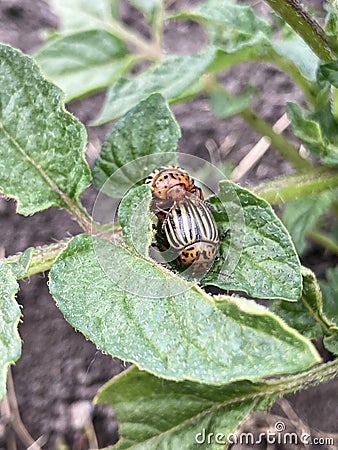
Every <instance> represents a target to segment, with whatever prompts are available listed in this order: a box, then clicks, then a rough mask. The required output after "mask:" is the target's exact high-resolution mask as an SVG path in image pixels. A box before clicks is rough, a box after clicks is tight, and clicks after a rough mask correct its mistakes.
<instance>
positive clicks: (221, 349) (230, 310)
mask: <svg viewBox="0 0 338 450" xmlns="http://www.w3.org/2000/svg"><path fill="white" fill-rule="evenodd" d="M79 268H81V270H79ZM50 291H51V294H52V295H53V297H54V299H55V300H56V303H57V305H58V307H59V308H60V310H61V312H62V313H63V315H64V316H65V318H66V320H68V322H69V323H70V324H71V325H72V326H73V327H74V328H75V329H77V330H79V331H81V332H82V333H83V334H84V335H85V336H86V337H87V338H88V339H90V340H92V341H93V342H94V343H95V344H96V345H97V346H98V347H99V348H101V349H102V350H103V351H105V352H107V353H109V354H111V355H114V356H117V357H119V358H121V359H123V360H126V361H131V362H134V363H135V364H136V365H137V366H138V367H139V368H141V369H144V370H147V371H148V372H150V373H153V374H154V375H157V376H160V377H163V378H168V379H173V380H178V381H180V380H192V381H200V382H204V383H210V384H222V383H228V382H230V381H235V380H241V379H249V380H258V379H259V378H261V377H265V376H270V375H273V374H280V373H285V372H288V373H292V372H297V371H300V370H303V369H306V368H307V367H309V366H311V365H313V364H315V363H316V362H317V361H318V360H319V356H318V354H317V352H316V350H315V349H314V347H313V346H312V344H311V343H310V342H309V341H308V340H306V339H305V338H303V337H302V336H300V335H299V334H298V333H297V332H296V331H295V330H293V329H291V328H289V327H288V326H287V325H286V324H285V323H283V322H282V321H281V320H280V319H279V318H278V317H277V316H275V315H274V314H272V313H271V312H270V311H268V310H267V309H266V308H264V307H262V306H259V305H254V304H253V303H252V302H250V301H249V300H247V301H245V300H242V301H240V300H239V299H236V298H232V297H222V298H221V299H220V302H217V304H216V303H215V302H214V301H213V298H212V297H210V296H209V295H208V294H206V293H205V292H204V291H203V290H201V289H200V288H198V287H197V286H196V285H194V284H193V283H189V282H187V281H186V280H184V279H182V278H181V277H179V276H177V275H175V274H173V273H172V272H170V271H169V270H167V269H165V268H163V267H162V266H160V265H156V264H155V262H153V261H149V260H145V259H144V258H142V257H140V256H135V255H132V254H131V253H130V252H129V251H128V250H126V249H125V248H123V247H121V246H120V245H117V244H114V243H110V242H108V241H105V240H101V239H99V238H94V237H91V236H86V235H78V236H76V237H74V238H73V239H72V240H71V241H70V242H69V244H68V246H67V248H66V249H65V250H64V251H63V252H62V253H61V254H60V255H59V257H58V258H57V259H56V261H55V263H54V264H53V266H52V269H51V271H50ZM295 353H296V354H297V358H294V355H295Z"/></svg>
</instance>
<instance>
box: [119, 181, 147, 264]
mask: <svg viewBox="0 0 338 450" xmlns="http://www.w3.org/2000/svg"><path fill="white" fill-rule="evenodd" d="M150 202H151V189H150V186H148V185H145V184H144V185H141V186H138V187H135V188H133V189H131V190H130V191H129V192H128V193H127V194H126V195H125V196H124V197H123V199H122V201H121V203H120V206H119V223H120V225H121V227H122V234H123V238H124V241H125V243H126V244H127V245H128V246H129V247H130V248H132V249H133V251H134V252H135V253H136V254H141V255H142V256H148V251H149V246H150V244H151V239H152V232H151V230H152V228H151V226H152V222H151V217H150Z"/></svg>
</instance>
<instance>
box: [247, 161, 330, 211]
mask: <svg viewBox="0 0 338 450" xmlns="http://www.w3.org/2000/svg"><path fill="white" fill-rule="evenodd" d="M337 186H338V170H337V169H327V168H319V169H313V170H311V171H308V172H307V173H304V174H297V175H289V176H287V177H282V178H277V179H276V180H272V181H268V182H264V183H260V184H256V185H253V186H249V189H250V190H251V191H252V192H254V193H255V194H257V195H259V196H260V197H262V198H264V199H265V200H267V201H268V202H269V203H271V204H276V203H283V202H285V201H287V200H293V199H295V198H299V197H304V196H306V195H309V194H314V193H318V192H322V191H325V190H329V189H333V188H335V187H337Z"/></svg>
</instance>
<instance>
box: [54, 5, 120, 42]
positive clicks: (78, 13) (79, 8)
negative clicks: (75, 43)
mask: <svg viewBox="0 0 338 450" xmlns="http://www.w3.org/2000/svg"><path fill="white" fill-rule="evenodd" d="M48 3H49V5H50V7H51V9H52V10H53V12H54V13H55V14H56V15H57V16H58V18H59V30H60V32H61V33H62V34H68V33H73V32H74V31H76V32H78V31H83V30H92V29H96V28H103V29H104V28H107V29H108V30H109V23H110V20H111V19H112V18H113V19H116V18H117V1H116V0H95V1H88V0H72V1H71V2H70V1H69V0H48Z"/></svg>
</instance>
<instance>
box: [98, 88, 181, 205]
mask: <svg viewBox="0 0 338 450" xmlns="http://www.w3.org/2000/svg"><path fill="white" fill-rule="evenodd" d="M180 136H181V131H180V129H179V127H178V125H177V122H176V120H175V118H174V116H173V115H172V113H171V111H170V109H169V107H168V105H167V103H166V101H165V100H164V98H163V97H162V96H161V95H160V94H153V95H151V96H149V97H148V98H147V99H146V100H143V101H142V102H140V103H139V104H138V105H136V106H135V107H134V108H132V109H131V110H130V111H129V112H128V113H127V114H125V116H124V117H122V118H121V119H120V120H119V121H118V122H117V123H116V124H115V126H114V127H113V128H112V130H111V132H110V133H109V134H108V135H107V137H106V139H105V141H104V143H103V145H102V148H101V152H100V155H99V156H98V158H97V159H96V161H95V163H94V165H93V168H92V173H93V181H94V185H95V186H96V187H97V188H98V189H101V190H102V192H104V193H105V194H107V195H109V196H111V197H116V198H119V197H122V196H123V195H124V194H125V193H126V192H127V191H128V190H129V189H130V188H131V187H132V186H133V185H135V184H137V183H140V182H143V180H144V178H146V177H147V176H148V175H149V174H150V173H151V172H152V171H153V170H154V169H156V168H157V167H161V166H162V165H168V164H176V147H177V142H178V139H179V138H180Z"/></svg>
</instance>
